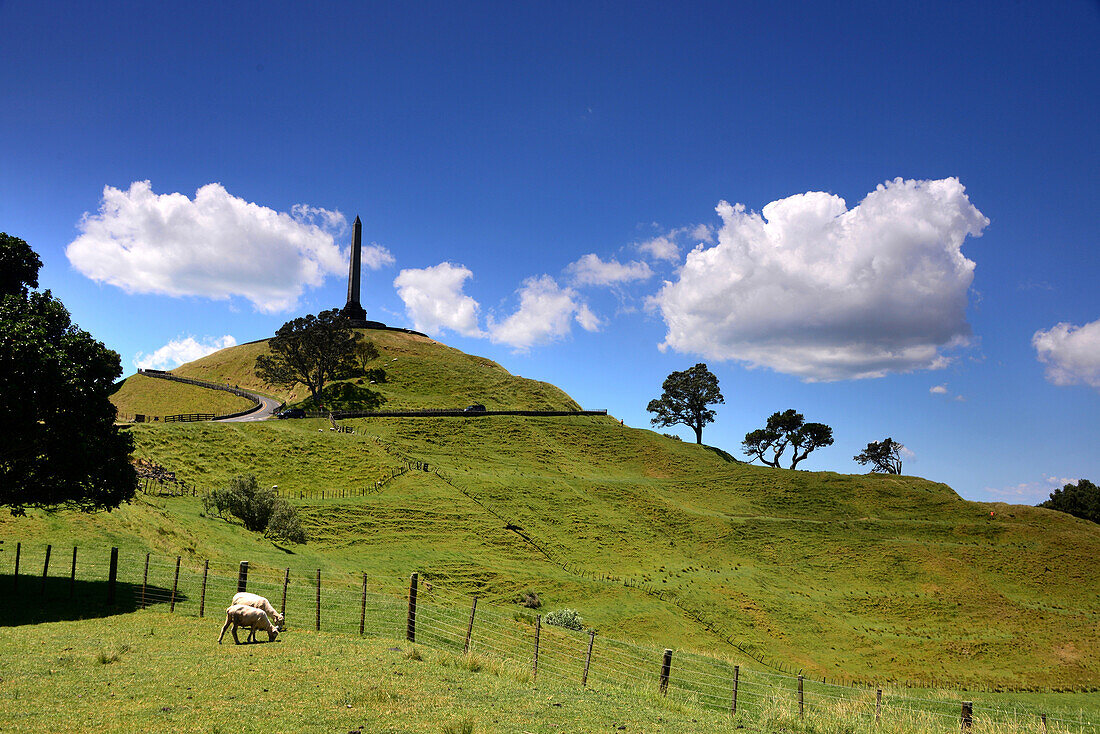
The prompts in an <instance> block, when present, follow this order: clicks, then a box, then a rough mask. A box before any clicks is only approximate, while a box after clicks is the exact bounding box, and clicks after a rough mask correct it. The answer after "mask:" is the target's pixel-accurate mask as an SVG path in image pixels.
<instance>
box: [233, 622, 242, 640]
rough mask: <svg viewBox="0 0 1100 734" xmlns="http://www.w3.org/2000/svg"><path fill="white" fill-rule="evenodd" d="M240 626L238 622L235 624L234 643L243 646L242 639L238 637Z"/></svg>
mask: <svg viewBox="0 0 1100 734" xmlns="http://www.w3.org/2000/svg"><path fill="white" fill-rule="evenodd" d="M238 626H239V625H238V624H237V623H236V622H234V623H233V641H234V642H236V643H237V644H238V645H239V644H241V638H240V637H237V627H238Z"/></svg>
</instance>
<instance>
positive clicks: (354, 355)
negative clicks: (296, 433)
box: [256, 308, 369, 408]
mask: <svg viewBox="0 0 1100 734" xmlns="http://www.w3.org/2000/svg"><path fill="white" fill-rule="evenodd" d="M361 339H362V337H360V335H359V334H358V333H357V332H356V331H355V330H353V329H352V328H351V326H350V325H349V323H348V320H347V319H346V318H345V317H344V316H343V315H342V314H341V313H340V311H339V309H335V308H333V309H329V310H328V311H322V312H321V313H319V314H317V315H316V316H314V315H313V314H309V315H307V316H304V317H301V318H297V319H293V320H291V321H288V322H286V323H285V324H283V325H282V326H281V327H279V330H278V331H277V332H275V336H274V337H273V338H272V339H271V341H270V342H268V348H269V349H270V350H271V354H270V355H260V356H259V357H257V358H256V374H257V375H259V377H260V378H261V379H263V380H266V381H267V382H269V383H270V384H272V385H280V386H282V387H292V386H294V385H295V384H296V383H299V382H300V383H302V384H303V385H305V386H306V387H308V388H309V393H310V397H311V398H312V400H313V404H314V405H315V406H317V407H318V408H321V407H323V405H324V400H323V398H322V391H323V390H324V387H325V383H326V382H328V381H329V380H332V379H336V378H339V377H342V376H345V375H348V374H352V373H354V372H356V371H357V370H359V369H361V365H362V364H363V362H362V360H363V356H364V355H362V354H361V349H362V345H361ZM368 361H369V360H368Z"/></svg>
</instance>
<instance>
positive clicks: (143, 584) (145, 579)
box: [141, 553, 149, 609]
mask: <svg viewBox="0 0 1100 734" xmlns="http://www.w3.org/2000/svg"><path fill="white" fill-rule="evenodd" d="M148 584H149V554H148V553H146V554H145V575H144V576H142V577H141V608H142V609H144V608H145V587H146V586H148Z"/></svg>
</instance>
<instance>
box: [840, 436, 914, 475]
mask: <svg viewBox="0 0 1100 734" xmlns="http://www.w3.org/2000/svg"><path fill="white" fill-rule="evenodd" d="M904 448H905V447H904V446H903V445H901V444H900V443H898V442H897V441H895V440H894V439H892V438H888V439H886V440H885V441H872V442H871V443H869V444H867V448H865V449H863V451H860V452H859V453H858V454H856V455H855V456H853V457H852V458H853V459H855V460H856V461H857V462H858V463H859V464H860V465H865V464H870V465H871V471H873V472H882V473H883V474H901V450H902V449H904Z"/></svg>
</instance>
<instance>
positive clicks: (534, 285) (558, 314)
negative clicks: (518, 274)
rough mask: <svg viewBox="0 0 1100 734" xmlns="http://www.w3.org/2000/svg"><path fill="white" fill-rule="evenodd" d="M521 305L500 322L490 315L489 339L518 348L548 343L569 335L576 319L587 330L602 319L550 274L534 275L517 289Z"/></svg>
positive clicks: (596, 327) (593, 327) (574, 292)
mask: <svg viewBox="0 0 1100 734" xmlns="http://www.w3.org/2000/svg"><path fill="white" fill-rule="evenodd" d="M516 293H517V294H518V295H519V308H518V309H516V311H515V313H513V314H512V315H511V316H509V317H508V318H506V319H504V320H503V321H500V322H497V321H496V320H495V319H493V318H492V317H491V316H490V318H489V339H490V341H492V342H493V343H494V344H508V345H510V346H512V347H515V348H516V349H517V350H519V351H525V350H527V349H529V348H530V347H532V346H535V345H542V344H549V343H551V342H554V341H557V340H559V339H562V338H564V337H566V336H568V335H569V333H570V324H571V323H572V322H573V321H574V320H575V321H576V322H577V323H578V324H580V326H581V328H583V329H585V330H586V331H595V330H597V329H598V328H599V326H600V323H599V319H598V318H597V317H596V315H595V314H593V313H592V311H591V310H590V309H589V308H588V305H587V304H586V303H584V302H583V301H582V300H581V299H580V296H579V294H578V293H577V292H576V291H575V290H573V289H572V288H562V287H561V286H559V285H558V283H557V281H555V280H554V279H553V278H551V277H550V276H549V275H540V276H537V277H531V278H528V279H527V280H525V281H523V285H522V286H520V288H519V290H518V291H516Z"/></svg>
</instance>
